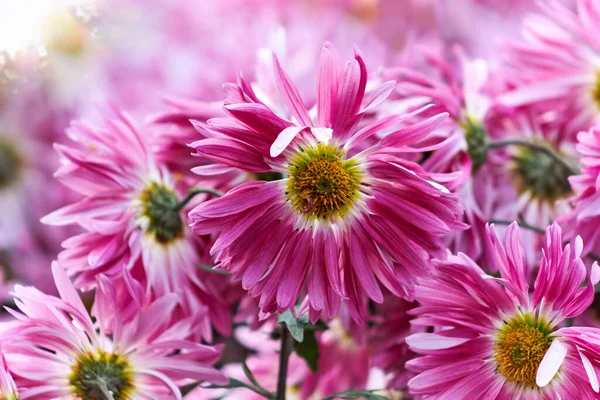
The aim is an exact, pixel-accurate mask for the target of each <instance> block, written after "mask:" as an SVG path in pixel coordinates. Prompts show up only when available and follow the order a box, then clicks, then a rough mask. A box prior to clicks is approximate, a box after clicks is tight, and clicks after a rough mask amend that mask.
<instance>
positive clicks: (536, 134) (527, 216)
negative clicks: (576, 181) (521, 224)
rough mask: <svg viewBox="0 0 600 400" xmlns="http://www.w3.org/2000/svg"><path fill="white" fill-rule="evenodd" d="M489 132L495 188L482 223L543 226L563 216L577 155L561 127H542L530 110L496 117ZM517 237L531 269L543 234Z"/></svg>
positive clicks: (569, 194) (543, 123) (548, 125)
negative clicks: (503, 222) (497, 222)
mask: <svg viewBox="0 0 600 400" xmlns="http://www.w3.org/2000/svg"><path fill="white" fill-rule="evenodd" d="M489 129H490V132H492V136H493V137H494V138H495V141H494V142H492V143H491V146H493V147H495V148H494V149H490V150H489V153H490V155H491V156H490V157H489V161H488V171H489V174H488V175H489V177H491V180H492V181H493V182H494V189H493V191H489V192H488V193H487V196H488V198H487V199H485V200H487V201H488V202H490V203H493V204H494V206H493V207H492V208H491V209H490V210H489V211H488V214H487V215H486V217H487V220H488V221H490V220H504V221H514V220H518V219H519V218H523V219H524V220H525V221H527V223H529V224H530V225H533V226H539V227H545V226H547V224H548V223H549V221H555V220H556V219H557V218H558V217H559V216H561V215H564V214H566V213H568V212H569V211H570V209H571V208H570V206H569V204H568V202H567V201H566V200H567V199H568V198H569V197H570V196H571V195H572V193H573V192H572V189H571V185H570V183H569V177H570V176H571V175H573V174H576V173H577V172H578V166H577V158H578V157H577V154H576V152H575V143H574V141H573V137H572V136H571V135H570V134H568V133H567V132H566V130H565V129H564V126H563V127H557V126H554V125H553V124H546V123H545V121H544V119H543V117H542V116H541V115H539V114H538V113H537V112H536V111H535V110H531V109H521V110H510V111H507V112H506V113H503V115H501V114H500V113H497V115H496V116H495V120H494V122H493V123H490V128H489ZM511 143H512V144H511ZM496 146H498V147H496ZM492 156H493V157H492ZM482 200H483V199H482ZM485 200H484V201H485ZM570 238H571V239H572V238H574V236H573V237H570ZM521 239H522V244H523V246H524V248H525V252H526V256H527V261H528V265H535V264H536V263H537V261H538V260H539V256H540V249H541V247H542V243H543V236H541V235H539V234H538V233H537V232H533V231H531V230H529V231H525V232H523V233H522V237H521Z"/></svg>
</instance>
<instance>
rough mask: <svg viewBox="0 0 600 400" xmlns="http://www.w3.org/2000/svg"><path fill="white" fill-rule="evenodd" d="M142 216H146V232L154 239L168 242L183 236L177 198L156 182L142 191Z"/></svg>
mask: <svg viewBox="0 0 600 400" xmlns="http://www.w3.org/2000/svg"><path fill="white" fill-rule="evenodd" d="M141 201H142V207H143V211H142V216H144V217H147V218H148V221H149V223H148V228H147V232H148V233H149V234H152V235H154V236H155V238H156V241H157V242H159V243H162V244H168V243H171V242H173V241H174V240H175V239H178V238H180V237H182V236H183V221H182V220H181V216H180V214H179V209H178V208H177V206H178V204H179V200H178V199H177V196H176V195H175V193H173V191H172V190H171V189H169V188H167V187H166V186H164V185H161V184H158V183H156V182H153V183H151V184H150V185H149V186H148V187H147V188H146V190H144V192H143V193H142V196H141Z"/></svg>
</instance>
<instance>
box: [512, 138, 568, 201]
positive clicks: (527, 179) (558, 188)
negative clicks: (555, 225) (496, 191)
mask: <svg viewBox="0 0 600 400" xmlns="http://www.w3.org/2000/svg"><path fill="white" fill-rule="evenodd" d="M540 144H541V145H543V146H547V147H548V148H549V149H550V150H551V151H555V150H554V149H553V148H552V146H551V145H550V144H549V143H546V142H542V143H540ZM560 157H561V158H565V157H564V155H560ZM514 162H515V164H514V167H513V171H512V173H513V178H514V182H515V185H516V186H517V190H518V191H519V192H520V193H525V192H529V193H530V194H531V196H532V197H533V198H535V199H539V200H543V201H547V202H548V203H550V204H554V202H555V201H556V200H559V199H562V198H565V197H567V196H569V195H570V194H571V192H572V191H571V185H570V184H569V176H570V175H571V172H570V171H569V169H568V168H567V167H566V166H565V165H563V164H561V163H560V162H557V161H556V160H555V159H554V158H552V156H550V155H549V154H546V153H544V152H542V151H536V150H533V149H530V148H527V147H521V148H520V149H519V153H518V154H517V156H516V157H515V158H514Z"/></svg>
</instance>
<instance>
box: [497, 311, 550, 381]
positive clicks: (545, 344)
mask: <svg viewBox="0 0 600 400" xmlns="http://www.w3.org/2000/svg"><path fill="white" fill-rule="evenodd" d="M550 333H551V329H550V327H549V326H548V324H547V323H545V322H544V321H543V320H539V321H535V319H534V317H531V316H520V317H517V318H515V319H513V320H511V321H509V322H508V323H505V325H504V327H503V328H502V329H501V330H500V331H499V332H498V335H497V338H496V343H495V344H494V360H495V361H496V365H497V371H498V372H499V373H501V374H502V375H503V376H504V378H506V380H507V381H509V382H512V383H514V384H518V385H523V386H527V387H535V386H536V383H535V377H536V374H537V370H538V367H539V365H540V363H541V362H542V359H543V358H544V355H545V354H546V351H547V350H548V348H549V347H550V343H552V337H551V336H550Z"/></svg>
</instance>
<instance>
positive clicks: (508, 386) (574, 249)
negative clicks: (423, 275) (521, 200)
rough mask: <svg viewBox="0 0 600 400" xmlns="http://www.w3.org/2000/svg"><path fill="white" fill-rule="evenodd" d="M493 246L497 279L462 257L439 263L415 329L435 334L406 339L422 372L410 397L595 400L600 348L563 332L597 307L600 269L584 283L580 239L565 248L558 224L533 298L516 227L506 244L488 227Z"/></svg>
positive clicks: (580, 333) (420, 291) (423, 292)
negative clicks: (570, 322)
mask: <svg viewBox="0 0 600 400" xmlns="http://www.w3.org/2000/svg"><path fill="white" fill-rule="evenodd" d="M489 239H490V241H491V243H492V247H493V251H494V254H495V257H494V262H495V263H496V264H497V268H498V270H499V271H500V274H501V277H500V278H496V277H493V276H489V275H486V274H485V273H484V272H483V270H482V269H481V268H480V267H479V266H478V265H476V264H475V263H474V262H473V261H472V260H470V259H469V258H468V257H466V256H465V255H464V254H458V255H457V256H452V257H450V258H449V259H448V260H447V261H437V266H438V269H437V272H436V274H435V277H434V278H433V279H431V280H428V281H424V282H423V284H422V285H421V286H419V288H417V289H416V298H417V300H418V301H419V303H420V306H419V307H417V308H416V309H415V310H414V311H413V313H414V315H415V316H416V317H415V319H414V320H413V324H416V325H422V326H434V327H436V330H435V331H434V332H433V333H417V334H414V335H412V336H409V337H408V338H407V343H408V344H409V345H410V346H411V348H412V349H413V350H415V351H417V352H418V353H421V354H423V357H420V358H416V359H414V360H412V361H411V362H409V366H410V368H411V369H413V370H415V371H416V372H418V373H419V375H417V376H416V377H415V378H413V379H412V380H411V381H410V382H409V389H410V391H411V393H413V394H415V395H420V396H426V397H435V398H448V399H452V398H457V399H458V398H460V399H469V398H485V399H496V398H498V399H507V398H511V399H512V398H527V399H557V398H560V399H595V398H597V396H598V395H597V393H598V378H597V371H600V369H599V368H600V363H599V361H600V359H599V356H600V353H598V349H597V347H596V346H595V343H594V342H593V341H591V340H590V341H589V342H588V341H587V335H586V334H585V333H586V332H587V330H586V328H575V327H572V328H567V329H565V328H559V326H560V323H561V322H562V321H563V320H565V319H566V318H572V317H575V316H577V315H579V314H581V313H583V312H584V311H585V310H586V309H587V308H588V307H589V306H590V304H591V303H592V301H593V299H594V285H595V284H596V283H598V280H599V279H600V268H599V267H598V265H597V263H594V265H592V269H591V274H590V276H589V277H587V278H586V268H585V265H584V264H583V262H582V260H581V258H580V256H581V251H582V246H583V245H582V243H581V239H580V238H578V239H577V240H575V242H574V245H573V246H572V245H571V244H567V245H566V246H564V247H563V242H562V232H561V229H560V227H559V226H558V224H556V223H555V224H553V225H552V226H551V227H549V228H548V229H547V230H546V235H545V240H544V248H543V256H542V259H541V262H540V265H539V272H538V275H537V279H536V281H535V286H534V288H533V292H532V293H530V291H529V286H528V284H527V279H526V272H527V271H526V266H525V257H524V251H523V248H522V246H521V244H520V237H519V227H518V225H517V224H516V223H514V224H512V225H511V226H510V227H509V229H508V230H507V232H506V236H505V239H504V244H502V243H501V242H500V241H499V240H498V238H497V237H496V234H495V232H494V231H493V228H491V227H490V230H489ZM592 332H593V334H594V335H598V334H600V331H598V330H596V329H592ZM574 337H577V340H575V339H574Z"/></svg>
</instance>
